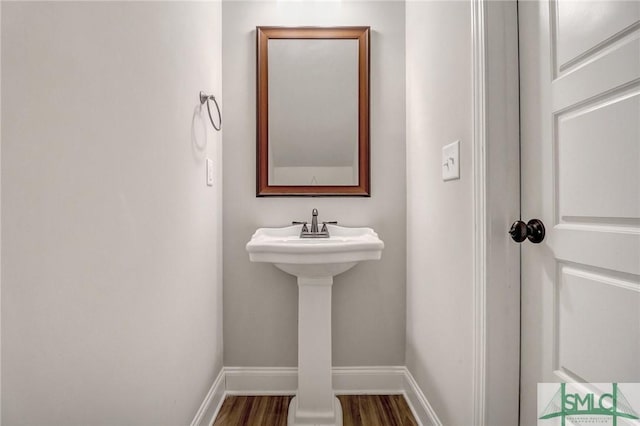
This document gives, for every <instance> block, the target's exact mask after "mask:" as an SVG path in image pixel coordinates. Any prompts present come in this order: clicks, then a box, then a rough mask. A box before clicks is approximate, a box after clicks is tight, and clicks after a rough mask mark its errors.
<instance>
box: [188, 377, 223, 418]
mask: <svg viewBox="0 0 640 426" xmlns="http://www.w3.org/2000/svg"><path fill="white" fill-rule="evenodd" d="M224 382H225V371H224V367H222V368H221V369H220V373H219V374H218V377H216V380H215V381H214V382H213V384H212V385H211V388H210V389H209V392H207V396H206V397H205V398H204V401H202V404H200V408H198V412H197V413H196V415H195V417H194V418H193V420H192V421H191V426H210V425H211V424H213V421H214V420H215V418H216V416H217V415H218V411H220V407H221V406H222V402H223V401H224V397H225V383H224Z"/></svg>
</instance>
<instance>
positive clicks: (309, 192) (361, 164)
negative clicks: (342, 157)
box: [256, 27, 371, 197]
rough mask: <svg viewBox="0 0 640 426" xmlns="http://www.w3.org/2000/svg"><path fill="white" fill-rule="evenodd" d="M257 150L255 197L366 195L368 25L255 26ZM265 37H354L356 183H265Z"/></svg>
mask: <svg viewBox="0 0 640 426" xmlns="http://www.w3.org/2000/svg"><path fill="white" fill-rule="evenodd" d="M256 33H257V104H256V109H257V152H256V183H257V185H256V187H257V188H256V196H258V197H263V196H296V195H300V196H305V195H306V196H334V195H337V196H340V195H341V196H363V197H369V196H371V193H370V183H369V182H370V172H369V27H322V28H319V27H256ZM269 39H355V40H358V184H357V185H349V186H346V185H345V186H338V185H331V186H319V185H316V186H302V185H300V186H275V185H269V78H268V60H269V51H268V46H269Z"/></svg>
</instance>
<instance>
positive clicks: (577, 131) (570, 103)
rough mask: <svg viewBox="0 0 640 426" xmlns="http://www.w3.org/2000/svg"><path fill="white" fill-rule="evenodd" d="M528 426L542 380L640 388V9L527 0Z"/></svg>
mask: <svg viewBox="0 0 640 426" xmlns="http://www.w3.org/2000/svg"><path fill="white" fill-rule="evenodd" d="M519 25H520V27H519V32H520V49H519V52H520V75H521V81H520V87H521V173H522V219H523V220H524V221H527V220H529V219H531V218H538V219H541V220H542V221H543V222H544V224H545V226H546V230H547V235H546V238H545V240H544V241H543V242H542V243H541V244H532V243H530V242H528V241H525V242H524V243H523V245H522V317H521V318H522V325H521V326H522V340H521V349H522V350H521V383H520V389H521V393H520V398H521V415H520V419H521V420H520V421H521V424H522V425H535V424H536V422H537V420H536V419H537V417H538V413H537V412H536V411H537V408H536V387H537V383H538V382H558V381H586V382H600V383H609V382H640V1H585V0H582V1H568V0H557V1H551V2H549V1H521V2H520V3H519Z"/></svg>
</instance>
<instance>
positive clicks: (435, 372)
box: [406, 1, 473, 425]
mask: <svg viewBox="0 0 640 426" xmlns="http://www.w3.org/2000/svg"><path fill="white" fill-rule="evenodd" d="M406 13H407V15H406V16H407V20H406V25H407V44H406V49H407V50H406V56H407V202H408V203H407V228H408V229H409V230H410V232H409V233H408V241H407V346H406V351H407V353H406V356H407V367H408V368H409V370H410V371H411V373H412V374H413V376H414V377H415V379H416V381H417V382H418V384H419V386H420V387H421V389H422V390H423V392H424V393H425V395H426V397H427V399H428V400H429V402H430V403H431V405H432V406H433V408H434V410H435V411H436V413H437V414H438V416H439V417H440V420H441V421H442V423H443V424H445V425H470V424H472V423H473V417H472V416H473V404H472V366H473V333H472V331H473V287H472V279H473V238H472V235H473V193H472V189H473V186H472V185H473V178H472V161H471V128H472V120H471V114H472V110H471V105H472V99H471V94H472V92H471V79H472V70H471V5H470V2H467V1H465V2H457V1H456V2H453V1H441V2H435V1H434V2H407V5H406ZM457 139H459V140H460V177H461V179H460V180H455V181H450V182H443V181H442V176H441V167H442V154H441V152H442V147H443V146H444V145H447V144H449V143H450V142H453V141H455V140H457Z"/></svg>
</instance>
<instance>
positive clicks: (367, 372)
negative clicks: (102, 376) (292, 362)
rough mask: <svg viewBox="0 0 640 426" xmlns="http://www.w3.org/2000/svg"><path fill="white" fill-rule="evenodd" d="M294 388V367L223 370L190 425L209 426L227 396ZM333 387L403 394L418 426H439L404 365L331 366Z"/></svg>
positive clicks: (340, 391)
mask: <svg viewBox="0 0 640 426" xmlns="http://www.w3.org/2000/svg"><path fill="white" fill-rule="evenodd" d="M297 387H298V369H297V368H295V367H291V368H287V367H223V368H222V371H221V372H220V375H219V376H218V378H217V379H216V381H215V383H214V384H213V386H211V390H210V391H209V393H208V394H207V397H206V398H205V400H204V402H203V403H202V405H201V407H200V409H199V410H198V414H196V417H195V418H194V420H193V422H192V423H191V426H204V425H207V426H208V425H210V424H211V423H212V422H213V420H214V419H215V415H216V414H217V413H218V410H219V409H220V406H221V404H222V401H223V400H224V396H226V395H294V394H295V392H296V388H297ZM333 388H334V389H335V391H336V393H337V394H339V395H340V394H342V395H344V394H349V395H358V394H360V395H362V394H367V395H400V394H401V395H404V397H405V399H406V400H407V403H408V404H409V407H410V408H411V411H412V412H413V415H414V417H415V418H416V420H417V421H418V423H420V425H423V426H442V423H441V422H440V420H439V419H438V416H437V415H436V413H435V411H434V410H433V408H432V407H431V405H430V404H429V401H427V398H426V397H425V396H424V394H423V393H422V390H421V389H420V387H419V386H418V384H417V383H416V381H415V380H414V379H413V376H412V375H411V373H410V372H409V370H408V369H407V368H406V367H404V366H387V367H334V368H333ZM206 422H208V423H206Z"/></svg>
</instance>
